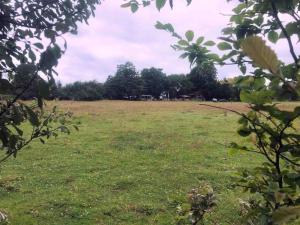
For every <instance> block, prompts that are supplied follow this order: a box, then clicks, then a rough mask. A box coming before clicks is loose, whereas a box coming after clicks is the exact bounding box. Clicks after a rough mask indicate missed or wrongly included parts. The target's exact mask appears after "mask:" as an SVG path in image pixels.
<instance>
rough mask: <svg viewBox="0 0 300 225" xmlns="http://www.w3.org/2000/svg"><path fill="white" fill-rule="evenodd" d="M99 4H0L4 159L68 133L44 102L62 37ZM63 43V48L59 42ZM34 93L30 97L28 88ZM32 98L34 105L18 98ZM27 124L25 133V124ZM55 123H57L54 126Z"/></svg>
mask: <svg viewBox="0 0 300 225" xmlns="http://www.w3.org/2000/svg"><path fill="white" fill-rule="evenodd" d="M99 3H100V0H80V1H72V0H66V1H58V0H47V1H44V0H37V1H32V0H23V1H19V0H4V1H1V2H0V37H1V39H0V92H1V99H2V101H1V103H0V140H1V149H3V150H5V152H6V154H7V156H6V157H5V158H4V159H3V160H5V159H6V158H7V157H9V156H11V155H14V156H16V155H17V152H18V151H19V150H20V149H22V148H23V147H24V146H26V145H28V144H29V143H30V142H31V141H32V140H34V139H37V138H40V140H41V141H42V142H44V140H43V139H42V137H45V138H49V137H50V136H53V135H54V136H56V135H57V131H61V132H67V133H68V132H69V129H68V127H67V126H66V117H65V116H69V114H61V113H58V111H57V110H56V109H55V108H54V109H53V110H52V111H51V112H49V113H47V112H46V111H45V110H44V108H43V105H44V103H43V98H45V97H47V96H48V95H49V91H50V89H51V86H52V85H53V83H54V78H53V76H54V74H56V72H55V70H54V67H55V66H56V65H57V64H58V60H59V58H60V57H61V56H62V54H63V53H64V52H65V50H66V47H67V44H66V42H65V40H64V38H63V35H64V34H65V33H68V32H70V33H76V32H77V22H85V23H87V20H88V19H89V17H90V16H91V15H92V14H93V13H94V10H95V6H96V5H97V4H99ZM59 43H61V44H59ZM29 89H31V91H33V92H34V95H32V94H31V93H29V92H30V90H29ZM32 97H35V98H36V102H35V103H33V104H24V103H22V102H21V101H19V100H20V99H27V98H32ZM28 123H30V125H31V131H30V133H28V132H26V131H28V130H27V129H26V130H25V129H24V124H28ZM55 124H56V125H55Z"/></svg>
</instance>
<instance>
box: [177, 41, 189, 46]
mask: <svg viewBox="0 0 300 225" xmlns="http://www.w3.org/2000/svg"><path fill="white" fill-rule="evenodd" d="M178 44H179V45H184V46H189V43H188V42H187V41H186V40H179V41H178Z"/></svg>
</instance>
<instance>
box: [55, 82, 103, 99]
mask: <svg viewBox="0 0 300 225" xmlns="http://www.w3.org/2000/svg"><path fill="white" fill-rule="evenodd" d="M103 95H104V87H103V84H101V83H98V82H97V81H88V82H80V81H77V82H74V83H72V84H67V85H66V86H65V87H62V88H60V96H59V98H60V99H66V100H75V101H95V100H101V99H103Z"/></svg>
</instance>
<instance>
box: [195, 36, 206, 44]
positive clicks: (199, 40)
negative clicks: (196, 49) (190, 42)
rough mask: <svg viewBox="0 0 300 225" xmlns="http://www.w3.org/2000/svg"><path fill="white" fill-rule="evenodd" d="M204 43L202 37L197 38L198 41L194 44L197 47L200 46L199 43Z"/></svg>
mask: <svg viewBox="0 0 300 225" xmlns="http://www.w3.org/2000/svg"><path fill="white" fill-rule="evenodd" d="M203 41H204V37H202V36H201V37H198V39H197V40H196V44H197V45H201V43H202V42H203Z"/></svg>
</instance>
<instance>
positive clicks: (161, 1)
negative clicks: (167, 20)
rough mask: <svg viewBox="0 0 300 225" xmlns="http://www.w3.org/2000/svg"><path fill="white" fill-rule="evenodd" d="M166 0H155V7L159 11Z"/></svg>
mask: <svg viewBox="0 0 300 225" xmlns="http://www.w3.org/2000/svg"><path fill="white" fill-rule="evenodd" d="M166 2H167V0H156V8H157V9H158V10H159V11H160V10H161V9H162V8H163V7H164V6H165V4H166Z"/></svg>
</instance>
